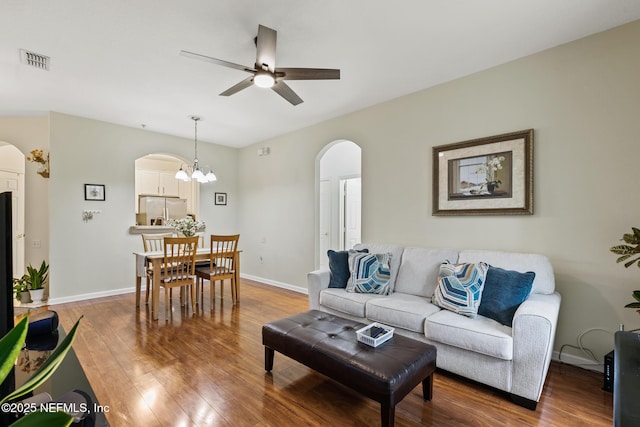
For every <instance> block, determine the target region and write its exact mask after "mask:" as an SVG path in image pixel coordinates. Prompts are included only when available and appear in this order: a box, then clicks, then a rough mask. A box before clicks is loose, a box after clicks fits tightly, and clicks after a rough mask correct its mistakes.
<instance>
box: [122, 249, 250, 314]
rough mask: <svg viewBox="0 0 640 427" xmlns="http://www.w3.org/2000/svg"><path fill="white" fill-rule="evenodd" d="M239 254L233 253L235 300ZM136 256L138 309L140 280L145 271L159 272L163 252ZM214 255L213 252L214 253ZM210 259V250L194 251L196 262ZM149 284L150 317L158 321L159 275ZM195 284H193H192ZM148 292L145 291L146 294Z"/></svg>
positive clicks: (151, 252) (237, 284)
mask: <svg viewBox="0 0 640 427" xmlns="http://www.w3.org/2000/svg"><path fill="white" fill-rule="evenodd" d="M240 252H242V251H239V250H237V251H235V252H234V259H233V265H234V275H235V277H234V280H235V282H236V293H237V296H236V299H238V300H239V298H240V291H239V288H240V286H239V285H240ZM133 254H134V255H135V256H136V307H140V289H141V287H142V279H143V278H145V277H147V270H148V269H149V268H151V269H152V270H153V271H160V270H161V268H162V267H161V266H162V261H163V260H164V252H163V251H134V252H133ZM214 254H215V252H214ZM210 257H211V249H210V248H207V247H203V248H198V249H197V250H196V262H198V261H207V260H209V259H210ZM152 277H153V279H152V283H151V317H152V319H153V320H158V304H159V302H158V301H159V299H160V274H153V275H152ZM194 284H195V283H194ZM148 291H149V290H148V289H147V292H148Z"/></svg>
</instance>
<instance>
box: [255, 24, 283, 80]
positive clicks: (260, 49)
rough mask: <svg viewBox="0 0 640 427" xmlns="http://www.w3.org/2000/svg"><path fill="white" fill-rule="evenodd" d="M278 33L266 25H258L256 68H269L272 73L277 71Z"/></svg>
mask: <svg viewBox="0 0 640 427" xmlns="http://www.w3.org/2000/svg"><path fill="white" fill-rule="evenodd" d="M277 34H278V33H277V31H276V30H272V29H271V28H269V27H265V26H264V25H258V37H257V39H256V68H260V69H263V65H266V66H267V69H268V70H269V71H270V72H272V73H273V72H274V71H275V69H276V38H277Z"/></svg>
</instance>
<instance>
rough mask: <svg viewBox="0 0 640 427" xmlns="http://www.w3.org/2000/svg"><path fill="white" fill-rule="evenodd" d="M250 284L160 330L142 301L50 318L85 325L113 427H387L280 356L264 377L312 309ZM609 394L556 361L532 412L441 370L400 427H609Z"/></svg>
mask: <svg viewBox="0 0 640 427" xmlns="http://www.w3.org/2000/svg"><path fill="white" fill-rule="evenodd" d="M241 287H242V289H241V298H242V299H241V301H240V303H239V304H236V305H233V304H232V303H231V298H230V295H229V292H226V293H227V297H226V298H224V299H223V300H221V299H220V298H219V293H218V294H217V295H216V300H215V301H214V305H213V307H211V306H210V305H209V296H208V286H207V287H206V289H207V290H205V297H204V300H203V304H201V305H198V306H197V309H196V310H195V312H194V311H193V310H192V309H191V308H189V309H188V310H187V309H185V307H181V306H180V304H179V299H178V298H175V299H174V301H173V304H172V311H171V315H170V318H169V319H167V320H165V319H164V314H163V313H164V307H163V303H164V301H162V302H161V304H160V310H161V316H160V320H158V321H152V320H150V319H151V316H150V313H149V307H148V306H146V305H144V304H143V305H142V306H141V307H140V308H139V309H136V307H135V295H134V294H126V295H118V296H112V297H106V298H100V299H94V300H88V301H81V302H75V303H68V304H60V305H56V306H51V309H53V310H56V311H57V312H58V314H59V316H60V321H61V323H62V324H63V326H64V327H65V329H66V330H69V329H70V328H71V326H72V325H73V323H74V322H75V320H76V319H78V318H79V317H80V316H84V318H83V320H82V322H81V326H80V329H79V334H78V337H77V339H76V341H75V343H74V350H75V352H76V354H77V356H78V359H79V360H80V363H81V364H82V366H83V369H84V370H85V372H86V375H87V377H88V379H89V381H90V383H91V385H92V387H93V389H94V392H95V393H96V396H97V398H98V400H99V402H100V403H101V404H102V405H108V406H109V412H108V413H107V414H106V416H107V420H108V421H109V423H110V424H111V425H112V426H114V427H119V426H131V425H145V426H178V425H179V426H183V425H184V426H192V425H193V426H225V427H226V426H233V427H235V426H250V427H256V426H296V427H298V426H327V425H333V426H343V425H349V426H372V425H373V426H375V425H379V423H380V406H379V404H377V403H376V402H374V401H372V400H370V399H367V398H364V397H362V396H360V395H359V394H357V393H355V392H353V391H352V390H350V389H348V388H346V387H344V386H342V385H340V384H338V383H336V382H334V381H332V380H330V379H328V378H326V377H324V376H323V375H320V374H318V373H316V372H314V371H312V370H310V369H308V368H307V367H305V366H303V365H301V364H299V363H297V362H295V361H293V360H291V359H288V358H287V357H285V356H283V355H281V354H276V358H275V363H274V369H273V371H272V372H271V373H266V372H265V371H264V348H263V346H262V335H261V330H262V325H263V324H264V323H266V322H269V321H272V320H275V319H278V318H281V317H285V316H289V315H291V314H294V313H297V312H301V311H305V310H307V309H308V302H307V297H306V295H303V294H299V293H295V292H291V291H287V290H283V289H278V288H274V287H271V286H267V285H263V284H260V283H257V282H253V281H248V280H242V281H241ZM227 291H228V290H227ZM601 387H602V375H601V374H597V373H594V372H590V371H585V370H582V369H579V368H576V367H573V366H569V365H564V364H559V363H556V362H552V364H551V367H550V369H549V375H548V377H547V383H546V386H545V389H544V391H543V395H542V398H541V401H540V403H539V404H538V409H537V410H536V411H530V410H528V409H524V408H522V407H519V406H517V405H515V404H513V403H511V402H510V401H509V400H508V397H507V396H506V395H505V394H504V393H502V392H500V391H497V390H494V389H491V388H489V387H486V386H483V385H481V384H477V383H474V382H472V381H469V380H467V379H465V378H461V377H458V376H456V375H452V374H449V373H446V372H443V371H439V370H438V371H436V373H435V376H434V386H433V392H434V398H433V400H432V401H431V402H424V401H423V400H422V389H421V386H418V387H416V388H415V389H414V390H413V391H412V392H411V393H409V395H407V396H406V397H405V398H404V399H403V400H402V402H400V403H399V404H398V406H397V407H396V425H397V426H399V427H411V426H424V425H428V426H447V427H449V426H469V425H473V426H491V427H493V426H496V425H501V426H563V427H564V426H587V425H588V426H610V425H611V424H612V412H613V402H612V400H613V399H612V395H611V393H608V392H605V391H603V390H601Z"/></svg>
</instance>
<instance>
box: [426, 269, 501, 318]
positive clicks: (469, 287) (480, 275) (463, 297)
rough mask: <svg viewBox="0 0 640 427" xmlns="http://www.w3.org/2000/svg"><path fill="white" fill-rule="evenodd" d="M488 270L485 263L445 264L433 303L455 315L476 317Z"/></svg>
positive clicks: (439, 277)
mask: <svg viewBox="0 0 640 427" xmlns="http://www.w3.org/2000/svg"><path fill="white" fill-rule="evenodd" d="M488 268H489V266H488V265H487V264H485V263H484V262H479V263H478V264H470V263H467V264H451V263H448V262H443V263H442V264H441V265H440V274H438V286H436V290H435V292H434V293H433V297H432V298H431V302H433V303H434V304H435V305H437V306H438V307H441V308H444V309H446V310H450V311H453V312H454V313H458V314H462V315H464V316H468V317H476V315H477V314H478V307H480V301H481V299H482V289H483V288H484V280H485V277H486V276H487V270H488Z"/></svg>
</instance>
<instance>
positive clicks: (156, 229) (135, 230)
mask: <svg viewBox="0 0 640 427" xmlns="http://www.w3.org/2000/svg"><path fill="white" fill-rule="evenodd" d="M174 231H175V230H174V228H173V227H170V226H168V225H132V226H131V227H129V234H143V233H144V234H147V233H149V234H154V233H173V232H174Z"/></svg>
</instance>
